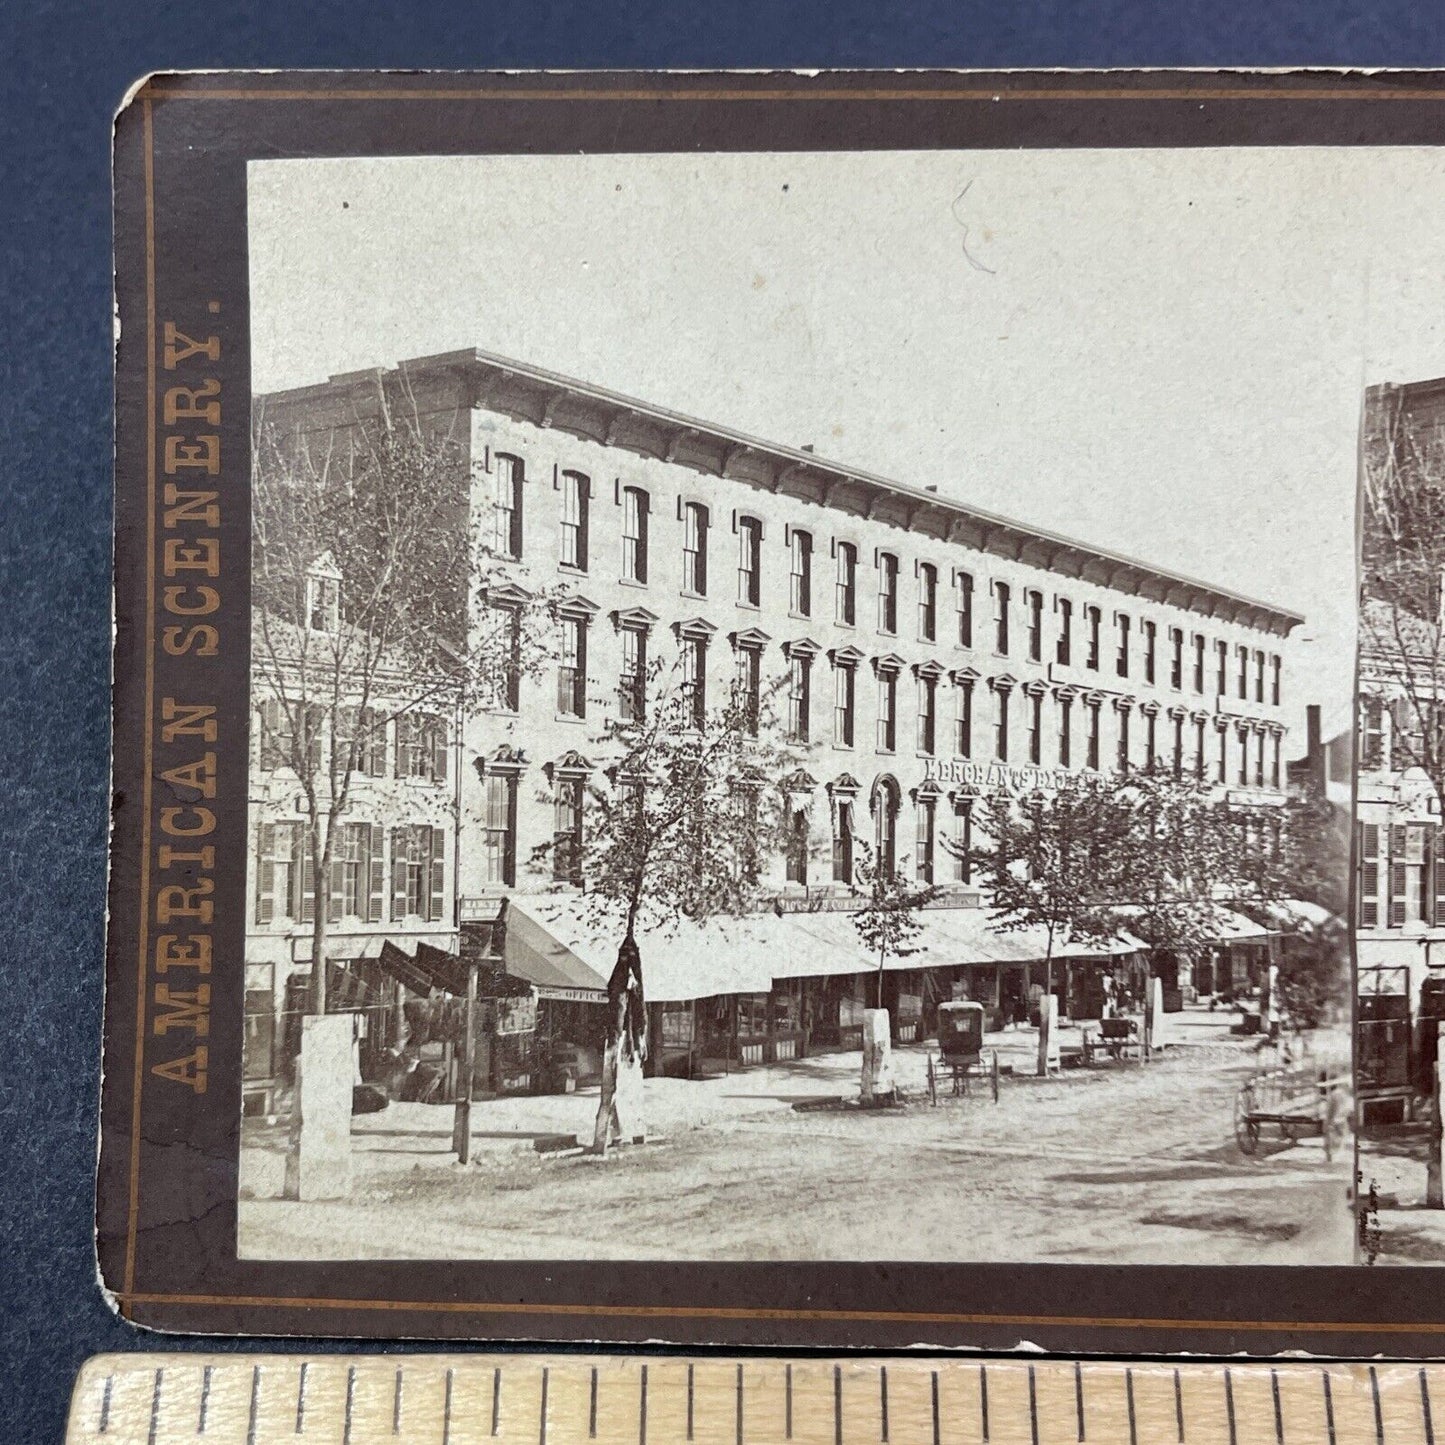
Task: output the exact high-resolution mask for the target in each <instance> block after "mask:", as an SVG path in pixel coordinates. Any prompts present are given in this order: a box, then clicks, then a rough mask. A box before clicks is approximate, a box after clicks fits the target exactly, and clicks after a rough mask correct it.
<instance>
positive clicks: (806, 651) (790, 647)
mask: <svg viewBox="0 0 1445 1445" xmlns="http://www.w3.org/2000/svg"><path fill="white" fill-rule="evenodd" d="M822 650H823V649H822V648H821V647H819V646H818V644H817V643H816V642H814V641H813V639H812V638H811V637H799V638H797V639H795V640H794V641H792V642H785V643H784V644H783V654H784V656H786V657H789V658H793V657H816V656H817V655H818V654H819V653H820V652H821V651H822Z"/></svg>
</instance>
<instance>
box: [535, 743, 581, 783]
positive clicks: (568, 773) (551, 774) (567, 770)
mask: <svg viewBox="0 0 1445 1445" xmlns="http://www.w3.org/2000/svg"><path fill="white" fill-rule="evenodd" d="M592 770H593V769H592V760H591V759H590V758H588V757H586V756H585V755H584V754H582V753H579V752H578V751H577V749H576V748H568V749H567V751H566V752H565V753H563V754H562V756H561V757H560V758H558V759H557V760H556V761H555V762H551V763H548V764H547V765H546V767H545V768H543V770H542V771H543V772H545V773H546V774H547V781H548V782H551V781H552V780H553V779H555V778H585V777H587V776H589V775H590V774H591V772H592Z"/></svg>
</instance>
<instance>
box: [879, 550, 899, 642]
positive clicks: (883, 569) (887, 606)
mask: <svg viewBox="0 0 1445 1445" xmlns="http://www.w3.org/2000/svg"><path fill="white" fill-rule="evenodd" d="M878 630H879V632H887V633H889V634H890V635H891V634H892V633H895V632H897V631H898V558H897V557H895V556H894V555H893V554H892V553H891V552H880V553H879V554H878Z"/></svg>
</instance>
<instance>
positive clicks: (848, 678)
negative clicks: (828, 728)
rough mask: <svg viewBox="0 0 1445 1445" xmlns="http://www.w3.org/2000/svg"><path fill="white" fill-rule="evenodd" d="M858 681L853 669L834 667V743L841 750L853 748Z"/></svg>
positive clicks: (836, 665)
mask: <svg viewBox="0 0 1445 1445" xmlns="http://www.w3.org/2000/svg"><path fill="white" fill-rule="evenodd" d="M857 692H858V679H857V674H856V673H855V672H854V670H853V669H852V668H851V667H841V666H839V665H838V664H836V663H835V664H834V666H833V741H834V743H836V744H837V745H838V746H839V747H840V748H851V747H852V746H853V732H854V727H853V724H854V718H855V714H856V707H855V703H856V700H857Z"/></svg>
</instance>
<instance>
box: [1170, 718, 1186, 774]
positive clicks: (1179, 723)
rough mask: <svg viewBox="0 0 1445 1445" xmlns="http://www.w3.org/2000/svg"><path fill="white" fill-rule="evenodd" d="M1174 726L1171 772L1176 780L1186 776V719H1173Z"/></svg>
mask: <svg viewBox="0 0 1445 1445" xmlns="http://www.w3.org/2000/svg"><path fill="white" fill-rule="evenodd" d="M1170 721H1171V722H1172V723H1173V724H1174V726H1173V728H1172V733H1173V742H1172V743H1171V744H1170V748H1169V770H1170V772H1172V773H1173V774H1174V776H1175V777H1176V778H1182V777H1183V776H1184V719H1183V718H1182V717H1174V718H1171V719H1170Z"/></svg>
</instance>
